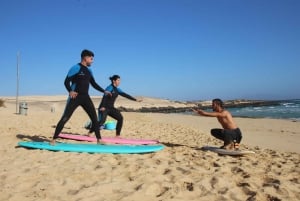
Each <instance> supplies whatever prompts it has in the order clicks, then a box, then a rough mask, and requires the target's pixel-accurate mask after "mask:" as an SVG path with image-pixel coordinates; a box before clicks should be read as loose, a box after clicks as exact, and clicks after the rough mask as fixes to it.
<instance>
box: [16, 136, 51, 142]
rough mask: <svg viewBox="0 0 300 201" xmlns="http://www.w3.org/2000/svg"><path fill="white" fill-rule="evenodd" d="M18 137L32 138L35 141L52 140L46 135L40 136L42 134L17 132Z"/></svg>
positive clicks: (22, 138) (23, 138) (21, 138)
mask: <svg viewBox="0 0 300 201" xmlns="http://www.w3.org/2000/svg"><path fill="white" fill-rule="evenodd" d="M16 137H17V138H18V139H20V140H24V141H26V140H31V141H35V142H44V141H47V142H49V141H50V140H49V139H48V138H47V137H45V136H40V135H26V134H17V135H16Z"/></svg>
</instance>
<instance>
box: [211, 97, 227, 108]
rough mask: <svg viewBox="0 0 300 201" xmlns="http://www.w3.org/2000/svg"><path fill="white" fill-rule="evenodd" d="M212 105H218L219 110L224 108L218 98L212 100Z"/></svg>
mask: <svg viewBox="0 0 300 201" xmlns="http://www.w3.org/2000/svg"><path fill="white" fill-rule="evenodd" d="M212 102H213V103H216V104H217V105H219V106H220V107H221V108H224V103H223V101H222V100H221V99H219V98H215V99H213V100H212Z"/></svg>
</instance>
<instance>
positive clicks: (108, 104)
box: [98, 84, 136, 135]
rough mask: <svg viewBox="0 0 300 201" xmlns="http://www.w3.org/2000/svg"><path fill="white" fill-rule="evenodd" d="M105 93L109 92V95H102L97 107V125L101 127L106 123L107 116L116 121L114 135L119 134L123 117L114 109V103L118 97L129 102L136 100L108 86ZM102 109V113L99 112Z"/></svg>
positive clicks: (112, 86) (118, 89)
mask: <svg viewBox="0 0 300 201" xmlns="http://www.w3.org/2000/svg"><path fill="white" fill-rule="evenodd" d="M105 91H109V92H111V95H108V94H104V96H103V98H102V101H101V103H100V105H99V107H98V120H99V125H100V126H101V125H103V124H104V123H105V121H106V118H107V115H109V116H111V117H112V118H114V119H116V120H117V121H118V122H117V126H116V135H120V134H121V130H122V126H123V116H122V114H121V112H120V111H119V110H118V109H116V108H115V106H114V105H115V101H116V99H117V97H118V95H121V96H123V97H125V98H128V99H130V100H133V101H136V99H135V98H134V97H132V96H130V95H128V94H126V93H125V92H123V91H122V90H121V89H120V88H117V87H115V86H114V85H112V84H111V85H109V86H108V87H106V89H105ZM102 107H104V108H105V110H104V111H100V109H101V108H102Z"/></svg>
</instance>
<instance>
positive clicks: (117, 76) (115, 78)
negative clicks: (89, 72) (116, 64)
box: [109, 75, 120, 83]
mask: <svg viewBox="0 0 300 201" xmlns="http://www.w3.org/2000/svg"><path fill="white" fill-rule="evenodd" d="M109 79H110V81H111V83H112V82H113V81H116V80H117V79H120V76H119V75H113V76H111V77H109Z"/></svg>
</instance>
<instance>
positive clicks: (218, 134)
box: [210, 128, 242, 146]
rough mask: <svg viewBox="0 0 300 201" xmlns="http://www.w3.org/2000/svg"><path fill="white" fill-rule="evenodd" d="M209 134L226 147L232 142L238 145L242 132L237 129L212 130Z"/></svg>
mask: <svg viewBox="0 0 300 201" xmlns="http://www.w3.org/2000/svg"><path fill="white" fill-rule="evenodd" d="M210 132H211V134H212V136H214V137H215V138H218V139H220V140H223V141H224V146H226V145H228V144H230V143H232V142H237V143H240V142H241V140H242V132H241V130H240V129H239V128H236V129H219V128H214V129H211V131H210Z"/></svg>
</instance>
